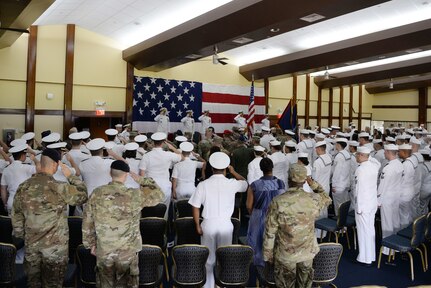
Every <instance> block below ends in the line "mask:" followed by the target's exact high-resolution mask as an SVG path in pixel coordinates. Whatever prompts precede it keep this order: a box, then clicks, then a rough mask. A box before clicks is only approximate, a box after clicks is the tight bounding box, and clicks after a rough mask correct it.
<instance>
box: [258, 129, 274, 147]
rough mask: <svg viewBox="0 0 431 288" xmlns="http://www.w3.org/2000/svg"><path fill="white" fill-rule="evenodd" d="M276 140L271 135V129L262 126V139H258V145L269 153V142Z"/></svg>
mask: <svg viewBox="0 0 431 288" xmlns="http://www.w3.org/2000/svg"><path fill="white" fill-rule="evenodd" d="M274 140H277V139H275V137H274V136H272V134H271V128H269V127H264V126H262V137H260V141H259V144H260V146H262V147H263V148H265V149H266V151H270V150H271V147H270V145H269V142H271V141H274Z"/></svg>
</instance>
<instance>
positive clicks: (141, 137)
mask: <svg viewBox="0 0 431 288" xmlns="http://www.w3.org/2000/svg"><path fill="white" fill-rule="evenodd" d="M147 139H148V138H147V136H145V135H138V136H136V137H135V138H134V140H135V142H136V143H143V142H145V141H147Z"/></svg>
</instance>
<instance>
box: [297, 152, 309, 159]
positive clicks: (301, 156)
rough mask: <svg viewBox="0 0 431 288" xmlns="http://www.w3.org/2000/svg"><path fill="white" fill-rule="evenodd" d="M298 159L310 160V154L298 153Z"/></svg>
mask: <svg viewBox="0 0 431 288" xmlns="http://www.w3.org/2000/svg"><path fill="white" fill-rule="evenodd" d="M298 158H308V153H304V152H301V153H298Z"/></svg>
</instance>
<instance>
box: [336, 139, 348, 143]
mask: <svg viewBox="0 0 431 288" xmlns="http://www.w3.org/2000/svg"><path fill="white" fill-rule="evenodd" d="M337 142H344V143H347V139H346V138H335V143H337Z"/></svg>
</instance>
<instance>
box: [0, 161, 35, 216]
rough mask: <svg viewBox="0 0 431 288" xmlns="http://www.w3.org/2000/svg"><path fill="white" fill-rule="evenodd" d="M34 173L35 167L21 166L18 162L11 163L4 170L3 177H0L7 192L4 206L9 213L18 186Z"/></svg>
mask: <svg viewBox="0 0 431 288" xmlns="http://www.w3.org/2000/svg"><path fill="white" fill-rule="evenodd" d="M35 173H36V166H35V165H29V164H23V163H22V162H21V161H19V160H15V161H13V162H12V163H11V164H10V165H9V166H7V167H6V168H4V170H3V175H2V177H1V185H2V186H7V187H6V188H7V189H6V190H7V191H8V194H9V196H8V198H7V203H6V204H7V209H8V211H9V213H10V211H11V210H12V204H13V199H14V197H15V194H16V190H17V189H18V186H19V185H20V184H21V183H22V182H24V181H25V180H27V179H29V178H30V177H31V175H33V174H35Z"/></svg>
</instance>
